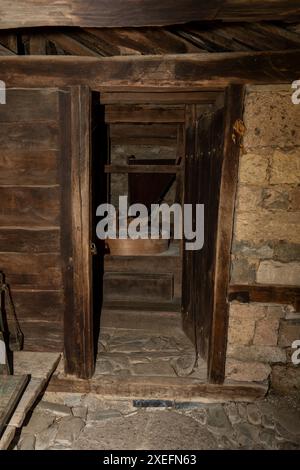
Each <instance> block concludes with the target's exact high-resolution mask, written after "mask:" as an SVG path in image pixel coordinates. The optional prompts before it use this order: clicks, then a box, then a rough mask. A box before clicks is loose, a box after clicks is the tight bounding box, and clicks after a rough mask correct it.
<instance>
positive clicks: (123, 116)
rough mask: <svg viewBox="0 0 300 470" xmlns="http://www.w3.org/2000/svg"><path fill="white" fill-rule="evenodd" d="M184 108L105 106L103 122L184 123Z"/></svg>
mask: <svg viewBox="0 0 300 470" xmlns="http://www.w3.org/2000/svg"><path fill="white" fill-rule="evenodd" d="M184 119H185V118H184V107H183V106H181V107H175V106H173V107H168V108H167V107H158V106H156V107H153V106H147V105H144V106H126V105H123V106H120V105H119V106H115V105H107V106H105V121H106V122H108V123H116V122H136V123H143V122H149V123H150V122H161V123H172V122H179V123H180V122H184Z"/></svg>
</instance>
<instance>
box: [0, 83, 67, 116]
mask: <svg viewBox="0 0 300 470" xmlns="http://www.w3.org/2000/svg"><path fill="white" fill-rule="evenodd" d="M57 119H58V93H57V90H55V89H51V88H47V89H44V90H41V89H40V90H30V89H26V88H25V89H22V88H19V89H13V90H11V89H8V90H6V106H3V109H1V113H0V122H1V123H2V122H18V121H21V122H32V121H57Z"/></svg>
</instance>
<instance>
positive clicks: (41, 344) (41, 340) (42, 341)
mask: <svg viewBox="0 0 300 470" xmlns="http://www.w3.org/2000/svg"><path fill="white" fill-rule="evenodd" d="M20 326H21V330H22V332H23V333H24V349H25V350H26V351H53V352H54V351H63V348H64V346H63V324H62V322H61V323H59V322H52V321H51V322H41V321H38V322H28V321H25V322H24V321H22V320H21V321H20Z"/></svg>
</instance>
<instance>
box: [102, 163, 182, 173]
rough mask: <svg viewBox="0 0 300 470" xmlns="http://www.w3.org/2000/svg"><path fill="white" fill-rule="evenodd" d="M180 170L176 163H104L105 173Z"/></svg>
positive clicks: (175, 171) (173, 171)
mask: <svg viewBox="0 0 300 470" xmlns="http://www.w3.org/2000/svg"><path fill="white" fill-rule="evenodd" d="M180 171H181V167H180V166H178V165H105V173H167V174H170V175H171V174H176V173H178V172H180Z"/></svg>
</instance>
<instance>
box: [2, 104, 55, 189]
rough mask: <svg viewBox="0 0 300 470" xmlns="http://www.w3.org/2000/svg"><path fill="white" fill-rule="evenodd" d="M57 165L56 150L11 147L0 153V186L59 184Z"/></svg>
mask: <svg viewBox="0 0 300 470" xmlns="http://www.w3.org/2000/svg"><path fill="white" fill-rule="evenodd" d="M3 107H4V106H3ZM0 114H1V113H0ZM58 165H59V163H58V151H57V150H36V149H34V148H33V149H31V150H30V149H27V148H26V147H25V148H19V149H16V148H13V146H11V148H9V149H6V150H2V151H1V156H0V168H1V171H0V185H15V186H17V185H20V186H23V185H32V186H35V185H36V186H39V185H54V184H59V175H58Z"/></svg>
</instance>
